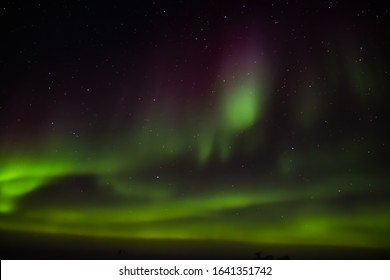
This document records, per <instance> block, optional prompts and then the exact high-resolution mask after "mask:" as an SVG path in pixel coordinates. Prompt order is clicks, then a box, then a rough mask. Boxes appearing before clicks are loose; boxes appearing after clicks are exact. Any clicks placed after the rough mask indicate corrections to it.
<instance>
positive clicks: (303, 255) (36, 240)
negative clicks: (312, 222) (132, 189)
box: [0, 231, 390, 260]
mask: <svg viewBox="0 0 390 280" xmlns="http://www.w3.org/2000/svg"><path fill="white" fill-rule="evenodd" d="M0 248H1V250H0V257H1V259H301V260H306V259H314V260H317V259H318V260H320V259H352V260H354V259H389V258H390V251H389V250H382V249H367V248H350V247H331V246H296V245H293V246H290V245H277V244H275V245H269V244H266V245H261V244H249V243H237V242H224V241H213V240H191V241H190V240H146V239H112V238H110V239H108V238H97V237H94V238H91V237H82V236H68V235H58V234H45V235H43V234H37V233H20V232H4V231H2V232H0Z"/></svg>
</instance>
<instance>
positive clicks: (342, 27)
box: [0, 1, 390, 252]
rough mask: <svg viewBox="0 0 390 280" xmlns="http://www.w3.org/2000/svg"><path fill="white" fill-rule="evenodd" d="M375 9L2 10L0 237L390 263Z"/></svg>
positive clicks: (384, 91)
mask: <svg viewBox="0 0 390 280" xmlns="http://www.w3.org/2000/svg"><path fill="white" fill-rule="evenodd" d="M54 2H55V3H54ZM357 2H358V1H357ZM379 2H380V1H379ZM385 5H386V4H382V6H380V4H375V5H374V4H372V3H367V2H366V1H365V2H364V3H362V4H358V3H354V4H351V3H348V4H347V3H340V2H339V1H318V4H313V3H312V2H311V1H307V2H303V1H257V2H255V1H223V3H222V2H221V1H138V2H137V1H130V2H128V3H126V5H124V4H123V3H121V2H117V1H108V2H107V1H104V2H103V1H102V2H101V3H100V2H95V1H77V2H72V1H63V2H61V1H52V2H51V3H43V2H35V1H28V2H26V1H24V2H20V3H18V2H14V1H5V2H4V3H2V4H1V6H0V10H1V11H0V21H1V24H0V26H1V27H0V28H1V34H2V36H1V37H2V39H1V41H2V52H1V54H0V74H1V82H0V232H10V231H11V232H18V233H23V234H25V235H27V236H28V235H29V234H38V235H39V234H42V235H45V234H53V235H55V234H60V235H68V236H83V237H91V238H98V239H99V238H100V239H101V240H104V239H105V238H122V239H129V240H130V239H131V240H134V239H139V240H141V239H142V240H143V242H145V241H147V240H180V241H186V240H188V241H191V240H198V241H199V240H200V241H202V240H204V241H213V240H215V241H231V242H238V243H251V244H267V245H273V244H274V245H294V246H333V247H335V246H336V247H340V248H344V247H353V248H368V249H387V250H390V239H389V238H388V236H389V234H390V215H389V213H390V189H389V183H390V177H389V175H388V171H389V169H388V167H389V166H388V158H389V148H388V144H389V136H388V132H387V130H388V122H387V120H388V119H389V110H388V105H389V89H390V88H389V77H390V73H389V71H390V68H389V63H388V61H389V52H388V50H389V49H390V40H389V38H390V24H389V23H390V21H389V16H390V8H389V7H388V6H385ZM172 250H173V252H174V251H175V248H174V247H173V248H172Z"/></svg>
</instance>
